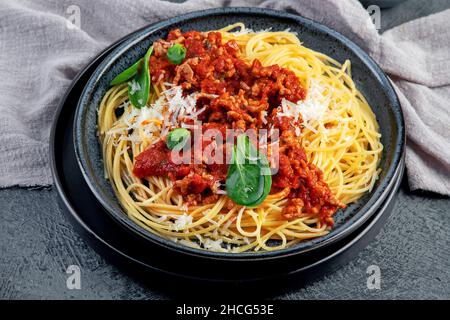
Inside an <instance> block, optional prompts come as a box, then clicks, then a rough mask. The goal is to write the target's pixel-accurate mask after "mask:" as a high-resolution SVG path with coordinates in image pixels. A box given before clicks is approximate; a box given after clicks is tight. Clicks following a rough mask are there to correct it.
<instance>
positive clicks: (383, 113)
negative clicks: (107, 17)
mask: <svg viewBox="0 0 450 320" xmlns="http://www.w3.org/2000/svg"><path fill="white" fill-rule="evenodd" d="M237 21H241V22H243V23H245V24H246V25H247V26H248V27H250V28H252V29H253V30H261V29H266V28H268V27H271V28H272V29H273V30H285V29H287V28H290V29H291V30H292V31H295V32H297V33H298V36H299V38H300V39H301V40H302V41H303V43H304V44H305V46H307V47H309V48H312V49H314V50H317V51H320V52H323V53H325V54H327V55H329V56H331V57H333V58H334V59H336V60H338V61H344V60H345V59H350V60H351V61H352V74H353V80H354V81H355V84H356V86H357V87H358V89H359V90H360V91H361V92H362V93H363V94H364V96H365V97H366V99H367V100H368V102H369V104H370V105H371V107H372V110H373V111H374V113H375V114H376V116H377V120H378V122H379V124H380V131H381V134H382V138H381V142H382V144H383V146H384V151H383V155H382V159H381V163H380V167H381V169H382V172H381V174H380V177H379V179H378V181H377V183H376V185H375V187H374V189H373V190H372V192H370V193H368V194H366V195H365V196H363V197H362V198H361V199H360V200H359V201H358V202H356V203H354V204H351V205H349V206H348V207H347V208H346V209H345V210H341V211H339V212H338V213H336V215H335V216H334V218H335V226H334V228H333V229H332V230H331V232H330V233H329V234H327V235H325V236H323V237H320V238H316V239H312V240H308V241H305V242H302V243H299V244H297V245H295V246H293V247H290V248H287V249H282V250H277V251H272V252H245V253H216V252H210V251H206V250H202V249H194V248H190V247H186V246H182V245H180V244H176V243H174V242H172V241H170V240H166V239H164V238H161V237H159V236H157V235H155V234H153V233H151V232H149V231H147V230H145V229H143V228H142V227H140V226H138V225H137V224H135V223H134V222H133V221H131V220H130V219H129V218H128V217H127V216H126V214H125V213H124V211H123V209H122V208H121V206H120V204H119V202H118V200H117V198H116V196H115V194H114V192H113V189H112V187H111V186H110V183H109V181H108V180H106V179H104V175H103V160H102V152H101V147H100V144H99V141H98V139H97V109H98V107H99V105H100V101H101V99H102V97H103V95H104V94H105V93H106V91H107V90H108V88H109V83H110V81H111V80H112V79H113V78H114V77H115V76H116V75H118V74H119V73H120V72H122V71H123V70H124V69H126V68H127V67H128V66H130V65H131V64H132V63H133V62H134V61H136V60H138V59H139V58H140V57H142V56H144V54H145V52H146V50H147V48H148V47H149V46H150V45H151V44H152V42H153V41H155V40H157V39H160V38H163V37H165V36H166V35H167V33H168V32H169V31H170V30H171V29H174V28H181V29H182V30H200V31H206V30H212V29H219V28H221V27H224V26H226V25H229V24H232V23H235V22H237ZM74 145H75V152H76V156H77V160H78V164H79V166H80V169H81V172H82V173H83V175H84V178H85V180H86V182H87V184H88V185H89V187H90V189H91V190H92V192H93V193H94V195H95V197H96V198H97V199H98V200H99V201H100V203H101V204H102V205H103V206H104V208H105V209H106V211H107V212H108V213H109V214H110V215H111V217H113V218H114V220H116V222H118V223H119V224H120V225H122V226H123V227H124V228H126V229H127V230H129V231H130V232H132V233H134V234H137V235H139V236H140V237H142V239H144V240H145V241H151V242H152V243H157V244H158V245H161V246H164V247H166V248H168V249H171V250H176V251H178V252H180V253H183V254H190V255H197V256H201V257H207V258H210V259H235V260H239V259H243V260H249V259H252V260H254V259H274V258H278V257H285V256H289V255H298V254H302V253H311V252H313V251H318V250H320V249H322V248H324V247H325V246H327V245H330V244H332V243H335V242H336V241H339V240H341V239H343V238H345V237H347V236H348V235H350V234H351V233H352V232H353V231H355V230H356V229H357V228H358V227H360V226H361V225H362V224H363V223H364V222H365V221H367V219H369V218H370V217H371V216H372V215H373V213H374V212H376V210H377V209H378V207H379V206H380V204H381V203H382V202H383V200H384V199H385V198H386V197H387V196H388V194H389V192H390V190H391V189H392V188H391V187H392V184H393V183H394V182H395V181H394V179H393V177H394V172H395V171H396V169H397V167H398V166H399V165H400V159H401V157H402V155H403V152H404V147H405V131H404V122H403V116H402V112H401V109H400V104H399V102H398V98H397V96H396V94H395V92H394V89H393V88H392V86H391V84H390V82H389V80H388V79H387V77H386V76H385V74H384V73H383V71H382V70H381V69H380V68H379V67H378V66H377V64H376V63H375V62H374V61H373V60H372V59H371V58H370V57H369V56H368V55H367V54H366V53H365V52H364V51H363V50H362V49H361V48H359V47H358V46H357V45H356V44H354V43H353V42H352V41H350V40H349V39H347V38H345V37H344V36H342V35H341V34H339V33H338V32H336V31H334V30H331V29H329V28H328V27H325V26H323V25H321V24H319V23H317V22H315V21H312V20H309V19H306V18H303V17H301V16H298V15H293V14H289V13H285V12H279V11H273V10H267V9H256V8H223V9H212V10H205V11H198V12H193V13H189V14H186V15H183V16H179V17H176V18H172V19H169V20H166V21H163V22H159V23H156V24H153V25H150V26H148V27H147V28H144V29H141V30H139V31H137V32H135V33H133V34H131V35H130V36H129V37H128V38H127V39H126V40H125V41H124V42H123V43H121V44H120V45H119V46H118V47H117V48H116V49H115V50H114V51H112V52H111V54H109V55H108V56H107V57H106V58H105V59H104V60H103V62H102V63H101V64H100V65H99V66H98V68H97V69H96V70H95V72H94V73H93V75H92V76H91V78H90V79H89V81H88V82H87V84H86V86H85V88H84V90H83V93H82V95H81V97H80V101H79V103H78V107H77V111H76V114H75V120H74ZM99 214H100V213H99Z"/></svg>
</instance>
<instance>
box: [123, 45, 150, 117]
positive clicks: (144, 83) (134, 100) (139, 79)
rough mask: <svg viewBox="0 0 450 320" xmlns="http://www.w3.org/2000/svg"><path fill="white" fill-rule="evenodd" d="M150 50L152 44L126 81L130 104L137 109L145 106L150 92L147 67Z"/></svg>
mask: <svg viewBox="0 0 450 320" xmlns="http://www.w3.org/2000/svg"><path fill="white" fill-rule="evenodd" d="M152 51H153V46H151V47H150V48H149V49H148V51H147V53H146V54H145V57H144V61H141V62H140V66H139V67H138V72H137V73H136V75H135V76H134V77H133V79H131V81H129V82H128V97H129V99H130V102H131V104H132V105H133V106H135V107H136V108H138V109H141V108H143V107H145V105H146V104H147V100H148V95H149V92H150V70H149V68H148V63H149V62H148V61H149V59H150V56H151V54H152Z"/></svg>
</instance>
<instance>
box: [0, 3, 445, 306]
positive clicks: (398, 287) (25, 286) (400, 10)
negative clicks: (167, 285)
mask: <svg viewBox="0 0 450 320" xmlns="http://www.w3.org/2000/svg"><path fill="white" fill-rule="evenodd" d="M444 8H450V1H448V0H438V1H420V0H409V1H406V2H404V3H403V4H401V5H399V6H397V7H395V8H391V9H386V10H383V11H382V19H381V22H382V30H385V29H388V28H391V27H393V26H395V25H398V24H400V23H402V22H404V21H408V20H410V19H412V18H416V17H419V16H424V15H427V14H430V13H433V12H437V11H439V10H442V9H444ZM0 214H1V220H0V221H1V222H0V298H2V299H71V298H77V299H164V298H169V297H170V296H169V295H168V294H167V293H162V292H158V291H156V290H155V289H154V288H152V286H151V280H150V285H143V284H142V283H140V282H138V281H136V280H135V279H131V278H130V277H129V276H128V275H127V274H124V273H122V272H121V271H119V270H118V269H117V268H116V267H114V266H113V265H110V264H109V263H107V262H106V261H105V260H104V259H103V258H102V257H100V256H99V255H98V254H97V253H96V252H94V250H93V249H91V248H90V247H89V246H88V245H87V244H86V243H85V242H84V241H83V240H82V239H81V238H80V237H79V236H78V235H77V233H76V232H75V231H74V230H73V228H72V226H71V225H70V223H69V222H68V220H67V219H66V217H65V216H64V215H63V213H62V212H61V210H60V209H59V207H58V204H57V195H56V191H55V190H53V189H51V188H49V189H41V190H24V189H18V188H12V189H5V190H0ZM72 264H76V265H79V266H81V269H82V289H81V290H68V289H67V288H66V279H67V274H66V273H65V270H66V268H67V266H69V265H72ZM370 265H378V266H379V267H380V269H381V289H380V290H368V289H367V286H366V279H367V275H366V270H367V267H368V266H370ZM275 298H278V299H320V298H322V299H445V298H447V299H449V298H450V199H448V198H445V197H440V196H437V195H433V194H428V193H412V192H410V191H409V189H408V186H407V184H406V182H405V181H403V184H402V186H401V190H400V192H399V194H398V199H397V203H396V206H395V209H394V211H393V213H392V215H391V216H390V217H389V220H388V222H387V223H386V225H385V226H384V227H383V229H382V231H381V233H380V234H379V235H378V236H377V238H376V240H375V241H374V242H373V243H372V244H371V245H369V246H368V247H367V248H366V249H365V250H363V251H362V252H361V253H360V254H359V255H358V256H357V257H356V258H355V259H354V260H353V261H351V262H350V263H348V264H346V265H345V266H343V267H342V268H341V269H339V270H338V271H336V272H334V273H332V274H328V275H326V276H324V277H323V278H322V279H320V280H318V281H316V282H314V283H312V284H310V285H308V286H306V287H303V288H299V289H298V290H296V291H293V292H289V293H286V294H283V295H281V296H278V297H275Z"/></svg>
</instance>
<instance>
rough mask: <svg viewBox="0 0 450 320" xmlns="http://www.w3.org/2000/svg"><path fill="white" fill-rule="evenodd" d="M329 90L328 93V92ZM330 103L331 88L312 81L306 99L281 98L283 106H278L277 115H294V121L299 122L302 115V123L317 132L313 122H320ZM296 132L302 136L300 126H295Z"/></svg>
mask: <svg viewBox="0 0 450 320" xmlns="http://www.w3.org/2000/svg"><path fill="white" fill-rule="evenodd" d="M327 92H328V93H327ZM329 103H330V88H327V87H324V86H321V85H319V84H318V83H317V82H315V81H311V85H310V87H309V90H308V94H307V96H306V99H305V100H303V101H302V100H300V101H298V102H297V103H293V102H291V101H288V100H286V99H284V98H283V99H282V100H281V106H279V107H278V112H277V117H292V118H293V122H294V123H295V122H297V121H299V119H300V116H301V118H302V120H303V122H302V124H303V126H304V127H305V128H308V129H309V130H311V131H313V132H314V133H317V130H316V129H315V128H314V126H313V124H314V123H315V122H320V121H321V120H322V119H323V117H324V115H325V114H326V112H327V111H328V106H329ZM295 134H296V135H297V136H300V134H301V130H300V128H298V127H297V128H295Z"/></svg>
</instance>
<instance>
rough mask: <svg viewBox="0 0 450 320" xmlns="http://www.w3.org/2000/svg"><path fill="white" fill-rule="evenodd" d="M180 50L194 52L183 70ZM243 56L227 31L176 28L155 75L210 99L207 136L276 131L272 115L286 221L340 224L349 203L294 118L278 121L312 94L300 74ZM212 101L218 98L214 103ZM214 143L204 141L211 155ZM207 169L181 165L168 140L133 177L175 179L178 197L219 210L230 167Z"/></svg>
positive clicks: (158, 47) (157, 47)
mask: <svg viewBox="0 0 450 320" xmlns="http://www.w3.org/2000/svg"><path fill="white" fill-rule="evenodd" d="M174 43H181V44H183V45H184V46H185V47H186V49H187V52H186V58H185V60H184V61H183V63H182V64H180V65H178V66H176V65H174V64H172V63H170V62H169V61H168V59H167V56H166V53H167V49H168V48H169V47H170V46H171V45H172V44H174ZM239 56H240V52H239V46H238V45H237V43H236V42H235V41H232V40H231V41H228V42H225V43H224V42H223V41H222V37H221V34H220V33H219V32H208V33H200V32H197V31H189V32H186V33H181V31H180V30H179V29H176V30H173V31H171V32H170V33H169V35H168V37H167V40H159V41H157V42H155V43H154V54H153V55H152V56H151V58H150V74H151V77H152V81H153V82H154V83H158V82H170V83H174V84H175V85H180V86H181V87H182V88H183V90H184V92H185V93H186V94H189V93H191V92H201V93H202V94H204V98H200V99H199V100H198V102H197V107H198V108H202V107H206V109H205V111H204V112H203V113H201V114H200V115H199V117H198V120H200V121H202V122H203V128H202V129H203V130H206V129H208V128H218V129H220V130H221V131H222V132H223V136H224V137H225V130H226V128H233V129H242V130H246V129H249V128H253V129H259V128H268V126H267V124H265V122H266V121H264V120H263V119H264V117H265V115H266V114H267V115H269V116H268V121H267V122H268V123H271V124H273V125H274V126H275V127H277V128H278V129H279V130H280V150H279V151H280V161H279V172H278V173H277V174H276V175H274V176H273V179H272V180H273V185H272V191H271V192H272V193H274V192H278V191H281V190H283V189H286V188H289V196H288V197H289V202H288V205H287V206H286V207H285V209H284V211H283V215H284V217H285V218H286V219H293V218H296V217H298V216H300V215H301V214H302V213H304V212H308V213H314V214H317V216H318V217H319V218H320V219H321V221H322V222H323V223H326V224H328V225H332V223H333V219H332V215H333V213H334V212H335V211H336V210H337V209H338V208H339V207H343V204H341V203H339V202H338V201H337V200H336V199H335V198H334V196H333V194H332V193H331V191H330V189H329V187H328V186H327V184H326V183H325V182H324V181H323V176H322V172H321V171H320V170H319V169H318V168H317V167H315V166H314V165H313V164H310V163H308V161H307V159H306V155H305V151H304V149H303V147H302V146H301V143H300V139H299V138H298V137H297V136H295V134H294V132H295V128H294V127H293V125H292V123H291V121H290V120H291V119H289V118H281V119H280V118H278V117H276V112H277V107H278V106H279V105H280V103H281V100H282V99H283V98H285V99H287V100H289V101H292V102H297V101H299V100H303V99H304V98H305V96H306V91H305V89H304V88H303V87H302V85H301V83H300V81H299V80H298V78H297V77H296V76H295V74H294V73H293V72H292V71H290V70H287V69H285V68H281V67H279V66H278V65H271V66H267V67H264V66H262V64H261V62H260V61H259V60H254V61H253V62H252V63H251V64H249V63H247V62H246V61H245V60H243V59H241V58H240V57H239ZM211 94H212V95H216V96H214V97H211V96H210V95H211ZM224 141H225V140H224ZM210 143H211V141H207V142H203V148H206V147H208V145H209V144H210ZM216 152H223V153H224V157H226V156H229V155H226V154H225V146H224V145H222V146H217V147H216ZM195 156H196V155H192V157H195ZM197 156H198V155H197ZM201 162H202V163H201V164H187V165H184V164H181V165H176V164H174V163H173V162H172V160H171V158H170V150H169V149H167V147H166V146H165V143H164V141H160V142H158V143H156V144H154V145H152V146H150V147H149V148H148V149H146V150H145V151H143V152H142V153H141V154H140V155H138V156H137V157H136V159H135V166H134V171H133V172H134V174H135V175H136V176H137V177H140V178H143V177H146V176H151V175H156V176H168V177H170V178H171V179H172V180H173V181H174V186H175V190H176V191H177V192H179V193H180V194H182V195H183V196H184V197H185V200H187V201H188V203H189V204H192V205H195V204H199V203H213V202H214V201H216V200H217V199H218V195H217V194H214V192H212V191H213V189H214V188H215V187H216V186H217V181H219V182H221V183H224V182H225V178H226V173H227V169H228V165H226V164H209V165H207V164H205V163H204V159H202V161H201Z"/></svg>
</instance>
